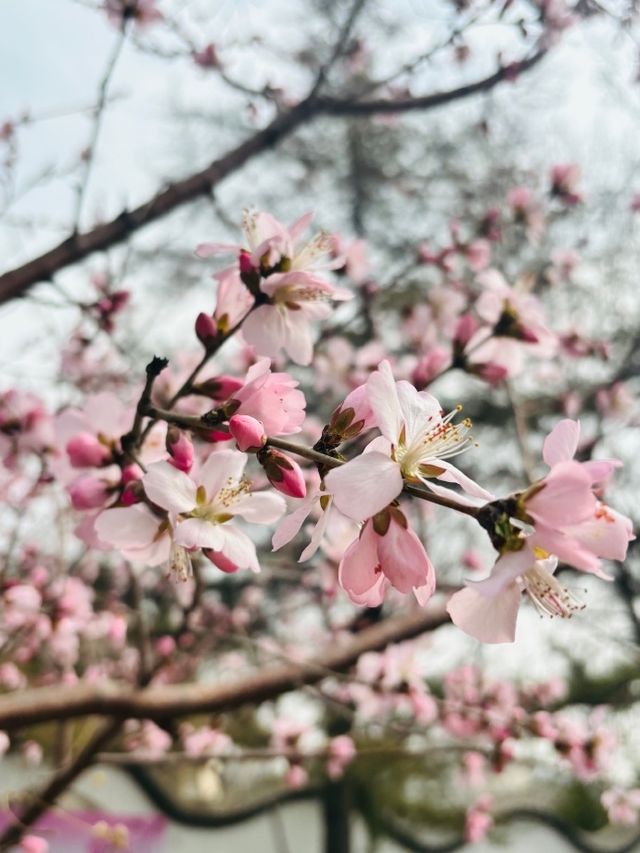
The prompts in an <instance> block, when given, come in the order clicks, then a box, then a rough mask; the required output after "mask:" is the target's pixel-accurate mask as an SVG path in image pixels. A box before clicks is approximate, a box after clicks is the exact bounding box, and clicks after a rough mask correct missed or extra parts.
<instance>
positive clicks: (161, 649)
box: [155, 634, 176, 658]
mask: <svg viewBox="0 0 640 853" xmlns="http://www.w3.org/2000/svg"><path fill="white" fill-rule="evenodd" d="M155 650H156V654H157V655H159V656H160V657H162V658H166V657H169V655H172V654H173V653H174V652H175V650H176V641H175V640H174V639H173V637H171V636H170V635H169V634H165V636H164V637H158V639H157V640H156V644H155Z"/></svg>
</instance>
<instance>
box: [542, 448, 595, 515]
mask: <svg viewBox="0 0 640 853" xmlns="http://www.w3.org/2000/svg"><path fill="white" fill-rule="evenodd" d="M543 482H544V486H543V487H542V488H541V489H540V491H539V492H537V493H536V494H535V495H534V496H533V497H531V498H529V500H528V501H527V504H526V506H527V512H528V513H529V515H531V517H532V518H533V519H534V520H535V521H536V522H541V523H543V524H547V525H549V526H550V527H561V526H566V525H569V524H579V523H580V522H581V521H585V520H587V519H589V518H591V517H592V516H593V514H594V513H595V509H596V499H595V497H594V496H593V493H592V491H591V483H592V481H591V476H590V475H589V472H588V471H586V470H585V469H584V467H583V466H582V465H581V464H580V463H579V462H573V461H568V462H557V463H556V464H555V465H554V466H553V468H552V469H551V471H550V472H549V473H548V474H547V476H546V477H545V478H544V481H543Z"/></svg>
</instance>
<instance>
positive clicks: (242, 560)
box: [218, 524, 260, 572]
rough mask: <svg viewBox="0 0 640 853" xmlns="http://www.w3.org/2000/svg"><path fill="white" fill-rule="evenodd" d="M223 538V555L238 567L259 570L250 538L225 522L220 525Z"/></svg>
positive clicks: (220, 549)
mask: <svg viewBox="0 0 640 853" xmlns="http://www.w3.org/2000/svg"><path fill="white" fill-rule="evenodd" d="M221 533H222V538H223V544H222V547H221V548H219V549H218V550H219V551H222V553H223V555H224V556H225V557H226V558H227V559H228V560H231V562H232V563H235V565H236V566H238V568H239V569H251V571H252V572H259V571H260V564H259V563H258V556H257V554H256V546H255V545H254V544H253V542H252V541H251V539H249V537H248V536H247V534H246V533H243V532H242V530H238V528H237V527H234V526H233V525H231V524H225V525H224V526H223V527H221Z"/></svg>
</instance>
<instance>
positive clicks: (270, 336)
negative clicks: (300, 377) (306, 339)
mask: <svg viewBox="0 0 640 853" xmlns="http://www.w3.org/2000/svg"><path fill="white" fill-rule="evenodd" d="M242 334H243V335H244V339H245V340H246V342H247V343H248V344H251V346H253V347H255V349H256V352H257V353H258V354H259V355H267V356H269V358H275V357H276V356H277V355H278V353H279V352H280V350H281V349H282V345H283V342H284V338H285V330H284V318H283V317H282V314H281V312H280V310H279V309H278V308H276V307H274V306H273V305H261V306H260V307H259V308H256V310H255V311H252V312H251V314H249V316H248V317H247V319H246V320H245V321H244V323H243V324H242Z"/></svg>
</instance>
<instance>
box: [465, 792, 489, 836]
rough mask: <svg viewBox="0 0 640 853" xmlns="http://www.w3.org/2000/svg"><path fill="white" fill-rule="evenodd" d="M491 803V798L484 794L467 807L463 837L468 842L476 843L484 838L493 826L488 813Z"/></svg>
mask: <svg viewBox="0 0 640 853" xmlns="http://www.w3.org/2000/svg"><path fill="white" fill-rule="evenodd" d="M492 805H493V801H492V798H491V797H490V796H488V795H485V796H484V797H481V798H480V799H479V800H478V801H477V802H476V803H475V804H474V805H473V806H471V807H470V808H468V809H467V814H466V817H465V825H464V837H465V840H466V841H467V842H468V843H469V844H477V843H478V842H479V841H482V840H483V839H484V838H486V835H487V832H488V831H489V830H490V829H491V827H492V826H493V818H492V816H491V814H490V813H489V809H491V807H492Z"/></svg>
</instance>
